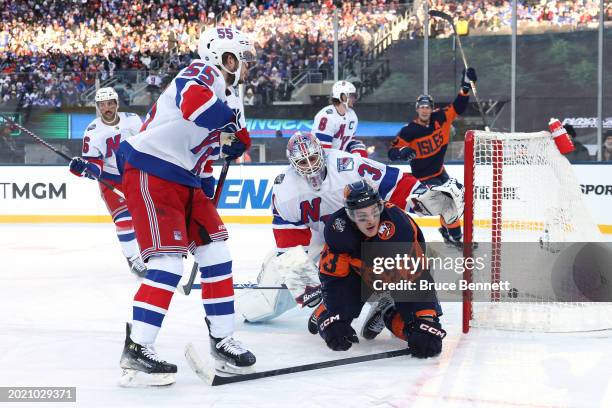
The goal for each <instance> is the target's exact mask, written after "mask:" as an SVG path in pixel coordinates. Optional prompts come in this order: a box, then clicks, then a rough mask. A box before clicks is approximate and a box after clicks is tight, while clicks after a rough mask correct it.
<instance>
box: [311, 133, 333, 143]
mask: <svg viewBox="0 0 612 408" xmlns="http://www.w3.org/2000/svg"><path fill="white" fill-rule="evenodd" d="M315 136H316V137H317V139H319V140H320V141H322V142H328V143H331V142H332V141H333V140H334V138H333V136H330V135H326V134H325V133H315Z"/></svg>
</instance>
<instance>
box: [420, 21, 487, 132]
mask: <svg viewBox="0 0 612 408" xmlns="http://www.w3.org/2000/svg"><path fill="white" fill-rule="evenodd" d="M429 15H430V16H431V17H439V18H441V19H442V20H444V21H446V22H447V23H448V24H450V25H451V27H452V28H453V33H454V34H455V39H456V40H457V45H458V46H459V53H460V54H461V59H462V60H463V67H464V68H465V69H466V70H467V69H468V63H467V59H466V58H465V53H464V52H463V47H462V46H461V39H460V38H459V34H457V28H456V27H455V22H454V21H453V18H452V17H451V16H450V15H448V14H446V13H444V12H443V11H439V10H429ZM470 85H471V86H472V92H473V93H474V99H476V105H478V111H479V112H480V117H481V118H482V123H483V124H484V128H485V130H486V131H487V132H488V131H489V130H490V128H489V125H487V119H486V118H485V114H484V111H483V109H482V105H481V104H480V98H479V97H478V91H477V90H476V83H475V82H474V81H472V80H470Z"/></svg>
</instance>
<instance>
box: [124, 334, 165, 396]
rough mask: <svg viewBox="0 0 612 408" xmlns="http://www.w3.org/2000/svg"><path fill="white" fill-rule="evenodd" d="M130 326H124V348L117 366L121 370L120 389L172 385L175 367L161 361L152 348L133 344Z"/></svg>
mask: <svg viewBox="0 0 612 408" xmlns="http://www.w3.org/2000/svg"><path fill="white" fill-rule="evenodd" d="M131 331H132V325H131V324H129V323H127V324H126V335H125V346H124V347H123V354H121V361H120V362H119V365H120V366H121V369H122V370H123V372H122V374H121V379H120V380H119V385H121V386H122V387H134V386H151V385H171V384H174V381H175V379H174V376H175V374H176V365H174V364H169V363H167V362H165V361H164V360H161V359H160V358H159V357H158V356H157V353H156V352H155V349H154V348H153V346H143V345H140V344H137V343H134V342H133V341H132V339H131V338H130V333H131Z"/></svg>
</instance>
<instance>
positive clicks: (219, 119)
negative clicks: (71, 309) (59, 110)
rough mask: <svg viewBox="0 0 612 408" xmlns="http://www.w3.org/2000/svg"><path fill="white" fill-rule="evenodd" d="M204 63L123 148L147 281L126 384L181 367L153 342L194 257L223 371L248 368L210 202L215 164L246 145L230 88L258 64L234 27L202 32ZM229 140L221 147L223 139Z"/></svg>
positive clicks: (162, 381)
mask: <svg viewBox="0 0 612 408" xmlns="http://www.w3.org/2000/svg"><path fill="white" fill-rule="evenodd" d="M198 53H199V56H200V59H196V60H193V61H192V62H191V64H190V65H189V66H188V67H186V68H184V69H183V70H181V71H180V72H179V73H178V75H177V76H176V77H175V78H174V80H173V81H172V83H170V85H169V86H168V87H167V88H166V90H165V91H164V92H163V93H162V94H161V96H160V97H159V99H158V100H157V102H156V103H155V104H154V105H153V107H152V108H151V110H150V112H149V114H148V116H147V119H146V120H145V123H144V125H143V130H142V132H141V133H140V134H139V135H138V137H137V138H134V139H132V140H128V141H126V142H124V143H122V145H121V151H122V152H123V154H124V157H125V160H126V163H125V168H124V177H123V183H124V189H125V192H126V196H127V201H128V208H129V209H130V213H131V214H132V217H133V219H134V226H135V230H136V237H137V239H138V243H139V244H140V248H141V250H142V256H143V259H144V260H145V261H146V262H147V266H148V273H147V275H146V277H145V279H144V280H143V282H142V284H141V285H140V288H139V289H138V291H137V293H136V295H135V296H134V302H133V319H132V324H131V325H129V324H128V327H127V335H126V340H125V347H124V350H123V354H122V356H121V362H120V365H121V368H122V369H123V376H122V379H121V384H122V385H140V384H141V383H144V384H147V385H168V384H172V383H173V382H174V381H175V378H174V377H175V373H176V371H177V367H176V365H174V364H170V363H167V362H165V361H163V360H162V359H161V358H160V357H158V355H157V353H156V351H155V348H154V343H155V339H156V338H157V334H158V332H159V330H160V328H161V326H162V322H163V320H164V316H165V314H166V312H167V310H168V308H169V306H170V301H171V299H172V295H173V294H174V291H175V289H176V286H177V284H178V283H179V280H180V278H181V275H182V273H183V260H182V258H183V257H184V256H185V255H186V254H187V252H188V251H189V250H190V251H192V252H193V254H194V257H195V260H196V262H197V263H198V264H199V271H200V273H201V284H202V288H203V290H202V303H203V306H204V310H205V312H206V319H205V321H206V325H207V326H208V330H209V339H210V348H211V354H212V356H213V358H214V359H215V361H216V363H217V368H218V369H219V370H222V371H226V372H232V373H243V372H247V371H250V370H252V368H253V365H254V364H255V356H254V355H253V353H252V352H250V351H249V350H248V349H246V348H245V347H244V346H243V345H242V344H241V343H240V342H239V341H237V340H235V339H234V338H233V332H234V289H233V280H232V258H231V256H230V252H229V248H228V245H227V243H226V240H227V239H228V233H227V230H226V228H225V226H224V225H223V222H222V221H221V218H220V216H219V214H218V213H217V210H216V208H215V206H214V205H213V203H212V201H211V200H210V199H209V197H208V196H207V194H208V195H210V194H211V193H212V190H213V189H212V186H213V185H214V179H213V178H212V161H213V160H215V159H216V158H218V157H219V154H220V152H222V153H224V154H225V155H226V158H227V159H228V160H234V159H236V158H237V157H240V156H241V155H242V154H243V153H244V152H245V151H246V150H247V149H248V148H249V146H250V144H251V140H250V136H249V133H248V131H247V129H246V128H245V127H243V126H242V125H241V124H242V123H244V122H242V121H241V118H240V116H241V112H240V110H239V109H231V108H230V107H228V106H227V105H226V96H227V92H228V91H229V89H228V88H230V87H233V86H236V85H237V84H238V83H240V82H241V81H244V80H245V78H246V75H247V72H248V64H249V63H251V62H253V61H255V49H254V47H253V45H252V43H251V41H250V40H249V39H248V38H247V37H246V36H245V35H243V34H242V33H241V32H240V31H238V30H235V29H233V28H225V27H217V28H213V29H210V30H208V31H206V32H204V33H203V34H202V36H201V37H200V40H199V43H198ZM222 132H223V133H233V134H234V136H235V137H234V140H233V141H232V142H231V144H224V145H223V146H221V145H220V134H221V133H222Z"/></svg>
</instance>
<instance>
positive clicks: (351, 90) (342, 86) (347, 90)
mask: <svg viewBox="0 0 612 408" xmlns="http://www.w3.org/2000/svg"><path fill="white" fill-rule="evenodd" d="M342 95H346V101H343V100H342ZM351 96H355V97H356V96H357V88H355V85H353V84H352V83H350V82H349V81H338V82H336V83H335V84H334V86H332V95H331V97H332V99H338V100H339V101H340V102H342V103H344V104H345V105H346V106H347V107H348V102H349V98H350V97H351Z"/></svg>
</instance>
